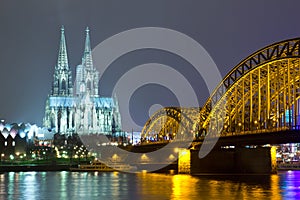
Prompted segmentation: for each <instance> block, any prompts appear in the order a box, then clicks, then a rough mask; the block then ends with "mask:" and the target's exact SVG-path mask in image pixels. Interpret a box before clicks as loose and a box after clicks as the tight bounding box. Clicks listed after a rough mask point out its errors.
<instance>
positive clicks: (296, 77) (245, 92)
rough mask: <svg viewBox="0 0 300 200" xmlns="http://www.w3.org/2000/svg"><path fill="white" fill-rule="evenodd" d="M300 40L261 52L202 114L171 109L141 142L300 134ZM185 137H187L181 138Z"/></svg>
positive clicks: (156, 118) (153, 121)
mask: <svg viewBox="0 0 300 200" xmlns="http://www.w3.org/2000/svg"><path fill="white" fill-rule="evenodd" d="M299 98H300V38H296V39H290V40H285V41H282V42H278V43H275V44H272V45H269V46H267V47H265V48H263V49H260V50H258V51H256V52H255V53H253V54H251V55H250V56H248V57H247V58H245V59H244V60H242V61H241V62H240V63H239V64H238V65H237V66H235V67H234V68H233V69H232V70H231V71H230V72H229V73H228V74H227V75H226V76H225V77H224V79H223V80H222V82H220V83H219V85H218V86H217V87H216V88H215V90H214V92H213V93H212V94H211V96H210V97H209V98H208V100H207V101H206V103H205V104H204V105H203V107H202V108H177V107H168V108H163V109H161V110H158V111H157V112H156V113H154V114H153V115H152V116H151V118H150V119H149V120H148V121H147V122H146V124H145V126H144V128H143V130H142V138H144V139H148V140H149V139H152V140H172V139H173V138H175V137H179V136H180V135H182V132H184V134H188V135H190V134H192V135H193V137H194V139H199V138H200V139H201V138H204V137H205V136H207V135H210V136H220V137H232V136H243V135H253V134H255V135H260V134H264V133H282V132H284V131H295V130H298V129H300V115H299V113H300V100H299ZM180 137H182V136H180Z"/></svg>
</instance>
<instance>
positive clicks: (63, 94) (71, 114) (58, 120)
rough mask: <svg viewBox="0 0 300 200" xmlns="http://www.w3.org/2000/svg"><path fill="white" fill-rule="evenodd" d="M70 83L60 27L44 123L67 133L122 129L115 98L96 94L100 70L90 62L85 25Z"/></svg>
mask: <svg viewBox="0 0 300 200" xmlns="http://www.w3.org/2000/svg"><path fill="white" fill-rule="evenodd" d="M73 83H74V82H73V80H72V72H71V68H70V67H69V63H68V55H67V48H66V40H65V33H64V28H63V27H62V28H61V40H60V46H59V53H58V60H57V64H56V66H55V72H54V80H53V85H52V90H51V94H50V95H49V96H48V98H47V101H46V108H45V117H44V120H43V124H44V126H45V127H48V128H51V129H54V130H55V132H56V133H67V134H68V133H69V134H70V133H78V134H88V133H101V134H112V133H113V132H114V131H116V130H121V119H120V114H119V108H118V102H117V99H116V98H111V97H100V96H99V91H98V84H99V72H98V71H97V69H96V68H95V67H94V65H93V59H92V51H91V45H90V36H89V29H88V28H87V29H86V40H85V47H84V52H83V57H82V62H81V64H80V65H78V66H77V67H76V79H75V84H74V85H73Z"/></svg>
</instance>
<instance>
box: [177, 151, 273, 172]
mask: <svg viewBox="0 0 300 200" xmlns="http://www.w3.org/2000/svg"><path fill="white" fill-rule="evenodd" d="M198 153H199V151H198V150H190V168H189V170H188V168H187V167H185V166H187V164H186V161H187V158H186V156H179V160H178V172H179V173H191V174H198V173H244V174H248V173H251V174H271V173H276V149H275V147H272V148H271V147H257V148H245V147H236V148H232V149H221V148H219V149H214V150H213V151H211V152H210V153H209V154H208V155H207V156H206V157H204V158H202V159H199V157H198Z"/></svg>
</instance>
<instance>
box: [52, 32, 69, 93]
mask: <svg viewBox="0 0 300 200" xmlns="http://www.w3.org/2000/svg"><path fill="white" fill-rule="evenodd" d="M51 95H53V96H72V95H73V82H72V72H71V70H70V68H69V62H68V54H67V46H66V39H65V29H64V27H61V38H60V45H59V52H58V59H57V63H56V65H55V71H54V81H53V85H52V92H51Z"/></svg>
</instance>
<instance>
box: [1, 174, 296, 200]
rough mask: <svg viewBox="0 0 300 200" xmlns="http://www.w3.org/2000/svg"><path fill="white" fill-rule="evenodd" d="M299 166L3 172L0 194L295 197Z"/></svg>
mask: <svg viewBox="0 0 300 200" xmlns="http://www.w3.org/2000/svg"><path fill="white" fill-rule="evenodd" d="M299 198H300V171H285V172H279V173H278V174H275V175H213V174H211V175H207V174H206V175H198V176H191V175H166V174H151V173H147V174H146V173H140V174H127V173H118V172H111V173H108V172H101V173H100V172H92V173H91V172H8V173H2V174H0V199H1V200H2V199H30V200H35V199H39V200H40V199H55V200H56V199H82V200H89V199H110V200H114V199H157V200H162V199H184V200H188V199H215V200H217V199H222V200H225V199H226V200H228V199H256V200H258V199H272V200H275V199H299Z"/></svg>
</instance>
